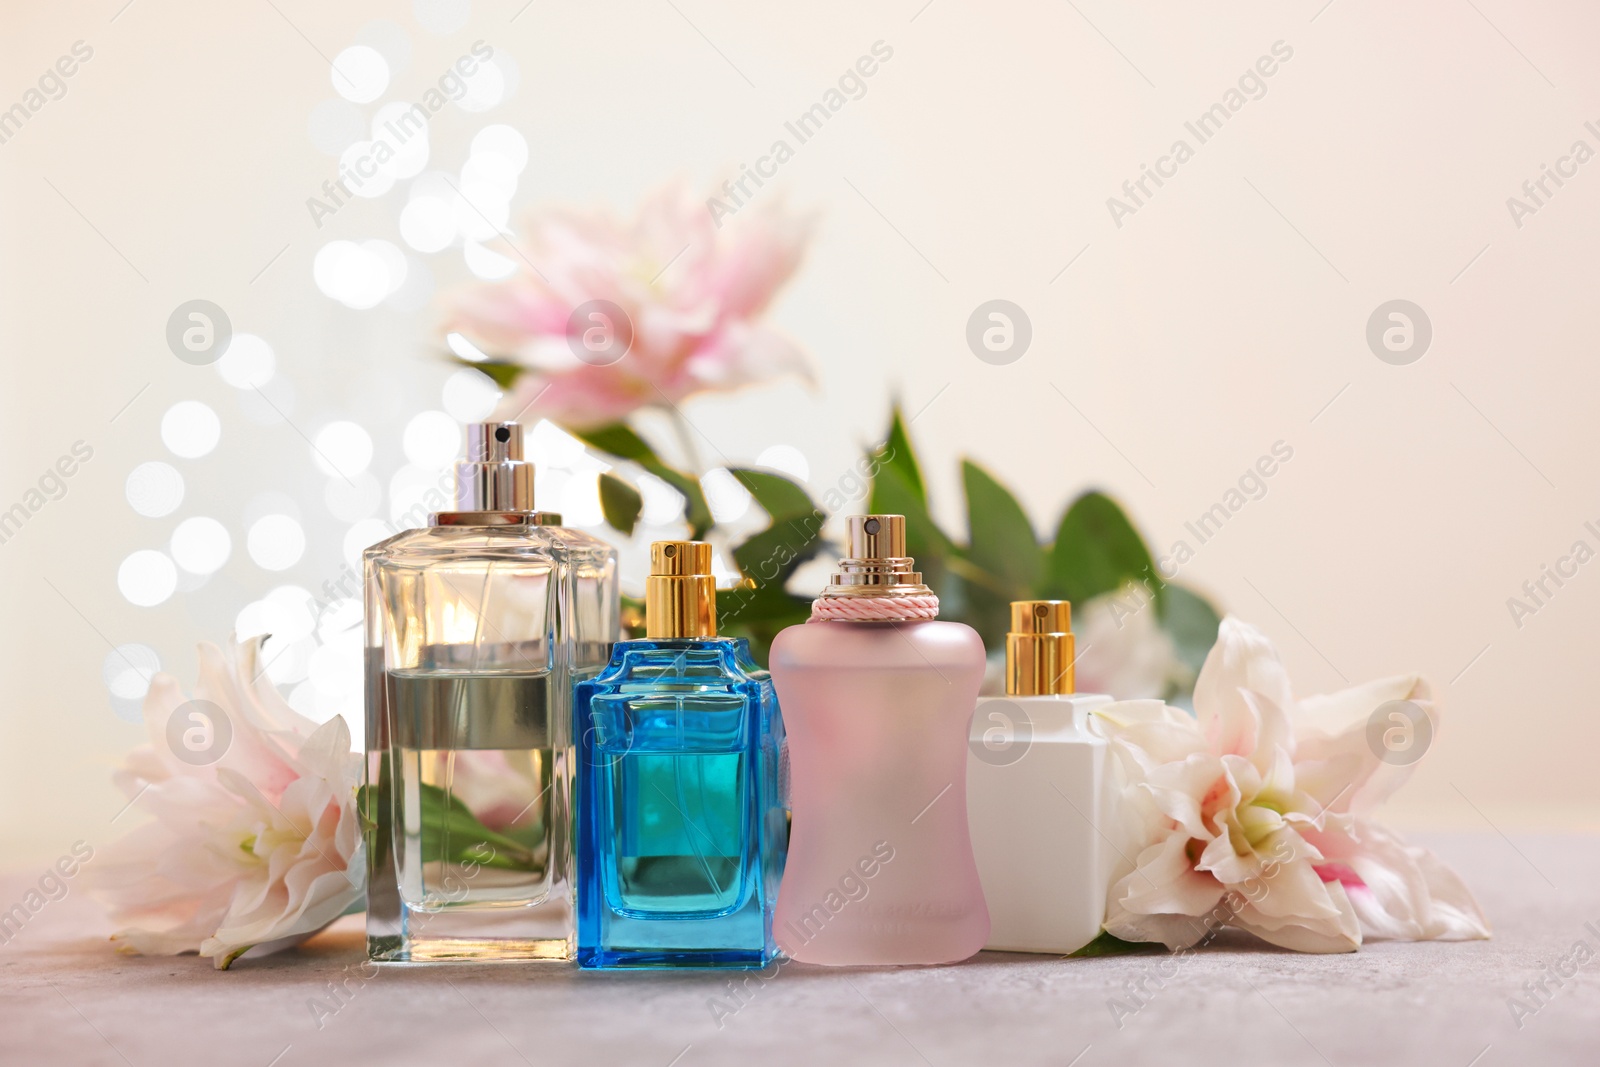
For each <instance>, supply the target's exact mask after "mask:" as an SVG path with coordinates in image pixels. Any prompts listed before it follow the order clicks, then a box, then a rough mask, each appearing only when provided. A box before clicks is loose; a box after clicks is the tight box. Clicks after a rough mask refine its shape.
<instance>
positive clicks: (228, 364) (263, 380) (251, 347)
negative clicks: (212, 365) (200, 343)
mask: <svg viewBox="0 0 1600 1067" xmlns="http://www.w3.org/2000/svg"><path fill="white" fill-rule="evenodd" d="M276 367H277V359H276V357H274V356H273V354H272V346H271V345H269V344H267V342H266V341H264V340H262V339H261V338H259V337H257V336H256V335H255V334H253V333H236V334H234V335H233V339H232V340H230V341H229V342H228V347H227V348H226V349H225V350H224V351H223V353H222V358H221V359H219V360H217V373H218V374H220V375H221V376H222V380H223V381H225V382H227V383H228V384H229V385H231V386H233V387H234V388H235V389H255V388H258V387H260V386H263V385H265V384H267V382H268V381H270V380H271V379H272V374H273V371H274V370H275V369H276Z"/></svg>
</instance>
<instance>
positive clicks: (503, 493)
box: [456, 422, 533, 511]
mask: <svg viewBox="0 0 1600 1067" xmlns="http://www.w3.org/2000/svg"><path fill="white" fill-rule="evenodd" d="M456 508H457V509H458V510H460V511H532V510H533V464H532V463H529V462H527V461H526V460H524V459H523V458H522V427H521V426H519V425H517V424H516V423H514V422H477V423H473V424H471V425H469V426H468V427H467V458H466V459H464V460H462V461H461V462H460V463H457V464H456Z"/></svg>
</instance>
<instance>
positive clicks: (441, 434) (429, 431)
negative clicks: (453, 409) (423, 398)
mask: <svg viewBox="0 0 1600 1067" xmlns="http://www.w3.org/2000/svg"><path fill="white" fill-rule="evenodd" d="M402 445H403V447H404V449H405V453H406V459H408V460H410V461H411V462H412V463H413V464H415V465H416V466H418V467H421V468H422V469H423V470H442V469H444V468H445V467H448V466H450V464H451V463H453V462H454V461H455V460H456V459H457V458H458V457H459V456H460V455H461V450H462V444H461V427H460V426H459V425H458V424H457V423H456V420H455V419H452V418H451V417H450V416H449V414H447V413H446V412H443V411H424V412H421V413H419V414H417V415H413V416H412V417H411V421H410V422H408V423H406V429H405V435H404V436H403V438H402Z"/></svg>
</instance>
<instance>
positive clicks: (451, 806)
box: [417, 785, 543, 871]
mask: <svg viewBox="0 0 1600 1067" xmlns="http://www.w3.org/2000/svg"><path fill="white" fill-rule="evenodd" d="M417 789H418V794H419V800H420V805H419V807H420V812H421V817H422V862H424V863H427V862H430V861H433V860H444V861H446V862H449V863H458V864H464V863H478V864H481V865H482V866H485V867H496V868H499V869H502V870H513V871H518V870H529V869H531V868H532V867H533V855H532V851H533V847H534V846H536V845H537V844H539V843H540V841H542V838H543V834H542V831H540V832H537V833H536V834H535V835H534V836H535V837H536V838H538V840H531V841H519V840H518V839H516V838H514V837H511V836H509V835H508V834H503V833H499V832H497V831H495V830H491V829H489V828H488V827H487V826H485V825H483V823H481V822H479V821H478V818H477V816H475V815H473V814H472V809H471V808H469V807H467V806H466V805H465V804H463V803H462V802H461V798H459V797H457V796H455V795H454V794H451V793H446V792H445V791H444V790H443V789H440V788H439V787H438V786H432V785H419V786H418V787H417Z"/></svg>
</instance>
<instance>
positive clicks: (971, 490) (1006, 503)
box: [961, 460, 1044, 600]
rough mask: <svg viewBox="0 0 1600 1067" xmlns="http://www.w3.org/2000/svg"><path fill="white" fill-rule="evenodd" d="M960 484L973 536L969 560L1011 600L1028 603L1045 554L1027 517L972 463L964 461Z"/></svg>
mask: <svg viewBox="0 0 1600 1067" xmlns="http://www.w3.org/2000/svg"><path fill="white" fill-rule="evenodd" d="M961 483H962V486H963V487H964V488H965V489H966V493H967V525H968V528H969V529H970V530H971V532H972V541H971V544H970V546H969V547H968V548H967V558H968V559H969V560H971V561H972V562H973V563H975V564H977V565H978V566H980V567H982V568H983V569H984V570H986V571H988V572H989V573H990V574H993V575H996V576H997V577H999V578H1000V579H1001V580H1002V582H1003V583H1004V584H1005V586H1007V587H1008V588H1009V592H1010V593H1011V594H1012V599H1016V600H1022V599H1025V598H1026V597H1027V596H1028V594H1029V593H1031V592H1032V591H1033V588H1034V586H1035V585H1037V584H1038V582H1039V578H1040V575H1041V574H1042V573H1043V571H1044V552H1043V550H1042V549H1040V547H1039V541H1038V539H1037V538H1036V537H1035V536H1034V533H1033V524H1032V523H1031V522H1029V521H1028V515H1027V513H1026V512H1025V511H1023V510H1022V505H1021V504H1019V503H1017V498H1016V497H1014V496H1012V495H1011V492H1010V490H1008V489H1006V487H1005V486H1003V485H1001V484H1000V483H999V482H998V481H996V480H995V478H994V476H993V475H991V474H990V473H989V472H988V471H986V470H984V469H983V468H982V467H980V466H978V465H977V464H976V463H973V462H972V461H971V460H962V461H961Z"/></svg>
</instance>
